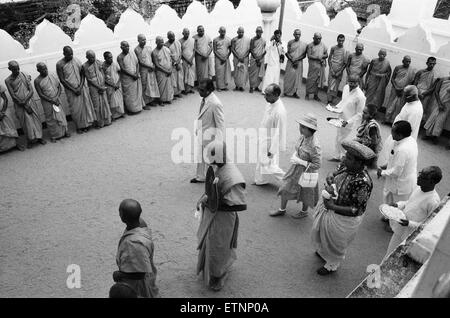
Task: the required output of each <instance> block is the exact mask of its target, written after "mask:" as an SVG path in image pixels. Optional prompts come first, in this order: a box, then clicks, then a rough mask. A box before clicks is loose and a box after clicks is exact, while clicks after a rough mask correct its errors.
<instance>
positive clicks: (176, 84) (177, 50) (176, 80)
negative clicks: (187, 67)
mask: <svg viewBox="0 0 450 318" xmlns="http://www.w3.org/2000/svg"><path fill="white" fill-rule="evenodd" d="M167 47H168V48H169V50H170V57H171V59H172V63H173V64H175V63H177V64H178V66H179V69H178V70H177V68H176V67H175V66H174V67H173V69H172V76H171V77H172V85H173V90H174V94H175V95H180V94H181V92H182V91H184V74H183V67H182V66H181V53H182V52H181V43H180V42H178V41H174V42H173V43H169V42H167Z"/></svg>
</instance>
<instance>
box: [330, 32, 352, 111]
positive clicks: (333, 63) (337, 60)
mask: <svg viewBox="0 0 450 318" xmlns="http://www.w3.org/2000/svg"><path fill="white" fill-rule="evenodd" d="M344 42H345V35H343V34H339V35H338V37H337V45H335V46H333V47H332V48H331V49H330V56H329V57H328V66H329V67H330V70H329V72H328V90H327V99H328V105H333V103H334V99H335V98H336V97H337V96H338V92H339V86H340V85H341V81H342V76H343V74H344V70H345V68H346V66H347V59H348V55H349V54H348V51H347V50H346V49H345V48H344Z"/></svg>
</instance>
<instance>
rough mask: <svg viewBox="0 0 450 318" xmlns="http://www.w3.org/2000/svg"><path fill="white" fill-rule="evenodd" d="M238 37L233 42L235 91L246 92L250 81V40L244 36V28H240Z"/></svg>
mask: <svg viewBox="0 0 450 318" xmlns="http://www.w3.org/2000/svg"><path fill="white" fill-rule="evenodd" d="M237 34H238V35H237V36H236V37H234V38H233V39H232V40H231V52H232V53H233V65H234V84H235V86H236V87H235V89H234V90H235V91H241V92H243V91H244V86H245V85H246V84H247V81H248V61H249V54H250V39H249V38H248V37H246V36H244V28H243V27H239V28H238V30H237Z"/></svg>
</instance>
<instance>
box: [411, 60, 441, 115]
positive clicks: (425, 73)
mask: <svg viewBox="0 0 450 318" xmlns="http://www.w3.org/2000/svg"><path fill="white" fill-rule="evenodd" d="M435 66H436V58H435V57H432V56H431V57H429V58H428V60H427V68H426V69H423V70H420V71H418V72H417V74H416V77H415V78H414V83H413V84H414V85H415V86H416V87H417V89H418V90H419V99H420V101H421V102H422V105H423V122H424V123H425V122H426V121H427V119H428V117H429V115H430V109H429V107H428V104H429V102H430V100H431V98H432V96H433V90H434V84H435V79H436V72H435V71H434V67H435Z"/></svg>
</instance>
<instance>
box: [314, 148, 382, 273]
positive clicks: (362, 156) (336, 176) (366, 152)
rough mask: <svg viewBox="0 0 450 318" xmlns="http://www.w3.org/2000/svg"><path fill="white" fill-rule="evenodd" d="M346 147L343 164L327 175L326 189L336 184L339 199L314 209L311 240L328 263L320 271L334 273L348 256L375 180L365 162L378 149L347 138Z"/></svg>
mask: <svg viewBox="0 0 450 318" xmlns="http://www.w3.org/2000/svg"><path fill="white" fill-rule="evenodd" d="M342 146H343V147H344V148H345V150H346V151H347V152H346V154H345V157H344V160H343V165H342V167H341V168H340V169H339V170H338V171H336V172H335V173H333V174H331V175H330V176H329V178H327V184H326V186H325V189H326V191H327V192H329V193H332V192H334V190H333V188H331V189H330V187H331V186H332V184H334V185H335V186H336V190H337V193H336V194H337V198H336V199H332V198H329V199H326V198H325V197H324V198H323V199H322V202H320V203H319V204H318V205H317V207H316V209H315V213H314V222H313V227H312V233H311V237H312V242H313V246H314V248H315V250H316V255H317V256H318V257H320V258H321V259H322V260H323V261H324V262H325V265H324V266H323V267H321V268H319V269H318V270H317V273H318V274H319V275H328V274H331V273H334V272H335V271H336V270H337V269H338V268H339V266H340V264H341V263H342V261H343V260H344V259H345V254H346V252H347V249H348V247H349V246H350V244H351V243H352V241H353V240H354V239H355V237H356V234H357V232H358V229H359V227H360V225H361V223H362V221H363V215H364V212H365V211H366V207H367V202H368V201H369V198H370V195H371V193H372V189H373V182H372V179H371V177H370V175H369V172H368V171H367V170H366V162H367V161H368V160H371V159H373V158H374V157H375V153H374V152H373V151H372V150H371V149H370V148H369V147H366V146H364V145H363V144H361V143H359V142H357V141H355V140H345V141H344V142H343V143H342Z"/></svg>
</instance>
